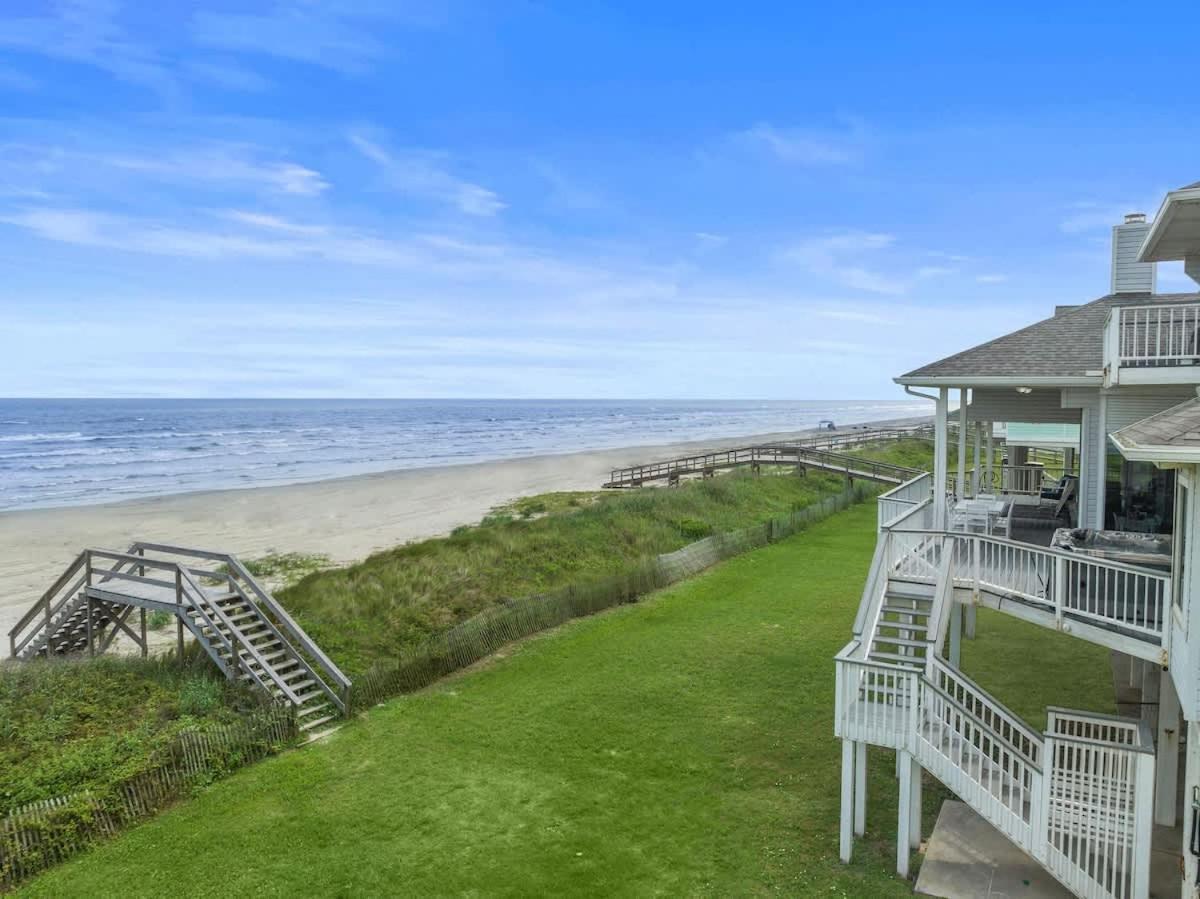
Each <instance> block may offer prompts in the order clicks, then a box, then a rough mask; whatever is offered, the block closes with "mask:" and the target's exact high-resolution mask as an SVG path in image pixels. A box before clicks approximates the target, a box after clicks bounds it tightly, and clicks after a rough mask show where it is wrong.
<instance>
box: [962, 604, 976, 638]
mask: <svg viewBox="0 0 1200 899" xmlns="http://www.w3.org/2000/svg"><path fill="white" fill-rule="evenodd" d="M963 635H964V636H965V637H966V638H967V639H968V640H974V639H975V604H974V603H972V604H971V605H969V606H967V607H966V609H964V610H963Z"/></svg>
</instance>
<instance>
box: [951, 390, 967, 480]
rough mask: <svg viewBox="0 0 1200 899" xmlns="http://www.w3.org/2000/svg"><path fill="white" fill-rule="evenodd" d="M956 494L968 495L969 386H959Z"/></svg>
mask: <svg viewBox="0 0 1200 899" xmlns="http://www.w3.org/2000/svg"><path fill="white" fill-rule="evenodd" d="M954 496H955V498H956V499H965V498H966V496H967V388H965V387H960V388H958V480H957V481H956V482H955V490H954Z"/></svg>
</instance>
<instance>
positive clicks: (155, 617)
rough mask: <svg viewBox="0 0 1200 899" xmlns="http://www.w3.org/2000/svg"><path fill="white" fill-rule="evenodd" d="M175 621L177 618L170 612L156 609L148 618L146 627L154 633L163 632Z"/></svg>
mask: <svg viewBox="0 0 1200 899" xmlns="http://www.w3.org/2000/svg"><path fill="white" fill-rule="evenodd" d="M174 620H175V616H174V615H172V614H171V613H170V612H163V611H161V610H159V609H155V610H154V611H153V612H151V613H150V614H149V615H147V616H146V627H148V628H149V629H150V630H152V631H161V630H162V629H163V628H164V627H166V626H167V625H168V624H170V623H171V622H172V621H174Z"/></svg>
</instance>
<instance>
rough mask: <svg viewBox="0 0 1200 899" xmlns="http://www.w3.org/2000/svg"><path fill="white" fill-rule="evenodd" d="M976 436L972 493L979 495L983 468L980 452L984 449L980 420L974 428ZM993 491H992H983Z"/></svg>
mask: <svg viewBox="0 0 1200 899" xmlns="http://www.w3.org/2000/svg"><path fill="white" fill-rule="evenodd" d="M972 430H973V432H974V436H975V456H974V458H975V464H974V465H973V466H972V468H973V469H974V472H975V473H974V474H972V475H971V494H972V495H973V496H978V495H979V494H980V492H981V491H980V489H979V483H980V480H981V476H982V474H983V470H982V469H981V468H980V452H981V451H982V449H983V446H982V444H983V425H982V424H981V423H980V422H975V427H974V428H973V429H972ZM983 492H989V493H990V492H991V491H983Z"/></svg>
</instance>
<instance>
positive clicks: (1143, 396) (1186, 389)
mask: <svg viewBox="0 0 1200 899" xmlns="http://www.w3.org/2000/svg"><path fill="white" fill-rule="evenodd" d="M1105 394H1106V395H1107V396H1108V414H1107V418H1108V433H1109V434H1111V433H1113V431H1119V430H1121V428H1123V427H1125V426H1126V425H1131V424H1133V423H1134V422H1135V421H1141V420H1142V419H1143V418H1147V417H1149V416H1151V415H1153V414H1154V413H1155V412H1161V411H1162V410H1163V409H1170V408H1171V407H1172V406H1178V405H1179V404H1180V403H1182V402H1185V401H1186V400H1190V399H1192V398H1193V397H1194V396H1195V395H1196V388H1195V387H1194V386H1193V385H1190V384H1162V385H1156V386H1154V387H1113V388H1111V389H1110V390H1106V391H1105Z"/></svg>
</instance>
